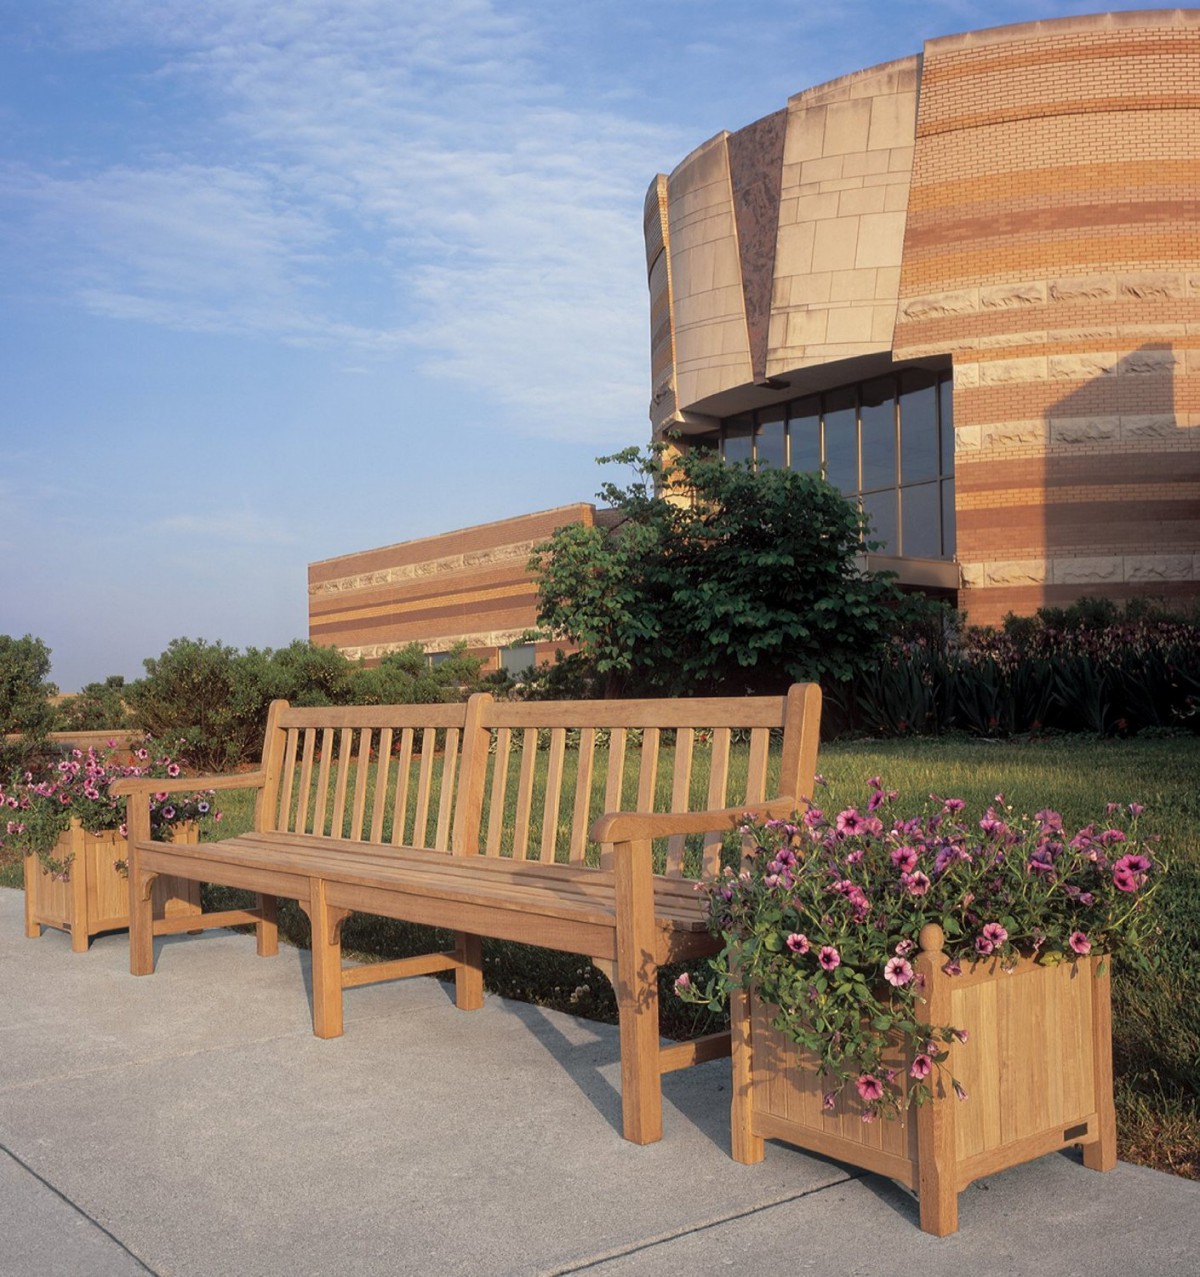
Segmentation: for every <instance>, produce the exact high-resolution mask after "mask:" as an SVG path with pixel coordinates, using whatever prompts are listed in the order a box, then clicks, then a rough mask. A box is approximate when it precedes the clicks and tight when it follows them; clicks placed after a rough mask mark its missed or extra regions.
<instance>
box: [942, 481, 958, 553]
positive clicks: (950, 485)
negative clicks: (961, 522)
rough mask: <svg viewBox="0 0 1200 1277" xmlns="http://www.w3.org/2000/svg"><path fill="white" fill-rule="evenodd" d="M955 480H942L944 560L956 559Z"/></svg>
mask: <svg viewBox="0 0 1200 1277" xmlns="http://www.w3.org/2000/svg"><path fill="white" fill-rule="evenodd" d="M954 549H955V527H954V480H953V479H943V480H942V558H944V559H952V558H954Z"/></svg>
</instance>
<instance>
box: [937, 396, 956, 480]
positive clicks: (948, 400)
mask: <svg viewBox="0 0 1200 1277" xmlns="http://www.w3.org/2000/svg"><path fill="white" fill-rule="evenodd" d="M938 409H939V416H940V418H941V434H942V473H943V474H953V473H954V378H953V377H943V378H942V380H941V381H940V382H939V383H938Z"/></svg>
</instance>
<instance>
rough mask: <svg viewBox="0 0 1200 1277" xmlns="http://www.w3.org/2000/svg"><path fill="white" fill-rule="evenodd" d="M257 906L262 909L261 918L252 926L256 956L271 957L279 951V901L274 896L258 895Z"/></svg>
mask: <svg viewBox="0 0 1200 1277" xmlns="http://www.w3.org/2000/svg"><path fill="white" fill-rule="evenodd" d="M258 907H259V909H260V910H261V911H262V918H261V919H259V921H258V922H257V923H255V926H254V934H255V936H256V937H257V940H258V956H259V957H260V958H273V957H275V955H276V954H277V953H278V952H279V921H278V917H279V902H278V901H277V900H276V898H275V897H274V896H263V895H260V896H259V898H258Z"/></svg>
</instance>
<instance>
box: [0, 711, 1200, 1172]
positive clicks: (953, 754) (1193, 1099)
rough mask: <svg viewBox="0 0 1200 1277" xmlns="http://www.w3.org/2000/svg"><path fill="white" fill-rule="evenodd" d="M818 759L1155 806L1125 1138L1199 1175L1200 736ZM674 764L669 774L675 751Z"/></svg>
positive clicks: (231, 816) (1094, 804)
mask: <svg viewBox="0 0 1200 1277" xmlns="http://www.w3.org/2000/svg"><path fill="white" fill-rule="evenodd" d="M819 767H820V769H821V772H822V773H823V775H824V777H825V780H826V787H825V788H824V789H823V790H822V791H821V792H820V794H819V797H818V802H819V803H820V804H821V805H823V806H825V807H827V808H828V807H834V806H842V805H848V804H849V803H852V802H855V801H858V800H859V799H861V797H862V796H863V794H864V793H865V787H866V786H865V783H866V779H867V777H869V776H874V775H879V776H882V777H883V779H884V781H885V783H886V784H887V785H888V786H890V787H892V788H895V789H897V790H899V791H900V793H901V795H902V799H903V800H904V801H905V805H907V806H918V805H919V804H920V802H921V800H923V799H924V797H925V796H926V795H928V794H930V793H937V794H939V795H941V796H950V795H953V796H956V797H961V798H965V799H966V800H967V801H968V803H969V804H970V805H971V806H972V807H978V806H980V805H986V804H987V803H988V802H990V801H991V800H992V798H993V797H994V795H995V794H997V793H1001V792H1002V793H1003V794H1004V795H1005V799H1006V801H1007V802H1009V803H1011V805H1012V806H1013V807H1014V808H1015V809H1016V810H1018V811H1035V810H1037V809H1039V808H1041V807H1046V806H1049V807H1054V808H1056V809H1057V810H1059V811H1061V812H1062V813H1063V816H1064V819H1065V820H1066V822H1067V823H1068V824H1070V823H1072V822H1074V823H1075V824H1081V823H1083V822H1085V821H1087V820H1089V819H1091V818H1093V817H1094V816H1096V815H1097V814H1099V813H1101V812H1103V810H1104V804H1105V803H1106V802H1109V801H1123V802H1128V801H1132V800H1137V801H1139V802H1142V803H1144V804H1145V805H1146V808H1147V812H1146V815H1145V816H1144V817H1143V827H1144V828H1145V829H1148V830H1152V831H1154V832H1157V833H1159V834H1160V835H1161V836H1162V840H1163V844H1162V845H1163V849H1164V851H1165V852H1166V854H1167V855H1168V857H1169V858H1170V860H1171V862H1172V864H1173V867H1174V868H1173V873H1172V876H1171V879H1170V881H1169V882H1168V883H1166V884H1165V885H1164V888H1163V889H1162V890H1161V891H1160V893H1159V895H1158V896H1157V898H1156V899H1157V907H1158V909H1159V910H1160V912H1161V916H1162V924H1163V930H1164V937H1163V943H1162V945H1161V968H1160V971H1159V973H1158V974H1157V975H1156V976H1155V977H1153V978H1150V977H1146V976H1142V975H1137V974H1123V973H1122V972H1121V971H1120V970H1119V969H1118V970H1117V971H1116V972H1115V973H1114V981H1113V995H1114V1031H1113V1042H1114V1059H1115V1067H1116V1075H1117V1076H1116V1099H1117V1119H1118V1128H1119V1144H1120V1150H1121V1155H1122V1157H1124V1158H1126V1159H1127V1160H1129V1161H1134V1162H1138V1163H1140V1164H1143V1165H1147V1166H1153V1167H1157V1168H1159V1169H1161V1170H1166V1171H1170V1172H1173V1173H1175V1174H1177V1175H1183V1176H1187V1177H1189V1178H1193V1179H1200V787H1198V786H1197V784H1196V778H1197V777H1198V776H1200V738H1197V737H1193V736H1188V737H1174V738H1170V737H1160V738H1150V737H1145V736H1143V737H1138V738H1136V739H1134V740H1128V741H1117V740H1095V739H1087V738H1081V737H1065V736H1064V737H1056V738H1049V739H1040V740H1017V741H1003V742H991V741H981V740H978V739H973V738H972V739H967V738H939V739H913V740H903V741H859V742H833V743H830V744H825V745H823V746H822V748H821V755H820V761H819ZM663 775H665V776H668V777H669V775H670V763H669V759H668V760H666V761H664V764H663V766H662V768H661V770H660V776H663ZM510 800H511V789H510ZM221 806H222V808H223V809H224V813H225V815H224V819H223V821H222V823H221V824H220V825H219V826H215V827H213V828H211V829H210V830H209V831H208V832H207V834H206V836H207V837H219V836H222V835H228V834H233V833H237V832H240V831H241V830H244V829H247V828H249V826H250V824H251V821H252V817H253V808H252V803H251V801H250V797H249V795H248V794H244V793H236V792H235V793H230V794H228V795H222V798H221ZM538 807H539V804H538V803H536V802H535V804H534V808H535V811H536V810H538ZM564 819H568V818H567V817H564ZM535 835H536V831H535ZM0 885H5V886H14V887H19V886H20V885H21V857H20V853H19V852H14V851H12V850H11V849H9V850H4V849H0ZM206 892H208V893H209V897H210V898H211V903H210V904H209V906H208V907H214V906H215V905H216V903H217V901H218V900H224V899H227V898H229V897H228V893H223V892H221V891H219V890H218V889H213V888H208V889H206ZM281 912H282V917H281V923H282V929H283V931H284V934H286V935H287V936H288V937H289V938H290V939H292V940H293V941H294V942H296V943H299V944H307V942H308V935H307V928H308V921H307V918H306V917H305V916H304V915H303V914H302V913H301V912H300V911H299V910H298V909H297V908H295V906H292V905H286V906H284V907H283V908H282V910H281ZM430 939H431V938H430V936H429V933H428V932H426V931H424V930H423V929H421V928H417V927H411V926H408V925H406V924H403V923H397V922H393V921H391V920H388V919H380V918H374V917H370V916H366V915H356V916H355V917H354V918H352V919H351V920H350V921H349V922H348V923H347V925H346V930H345V934H344V941H345V946H346V950H347V952H348V953H349V954H354V955H355V956H357V957H359V958H361V959H363V960H366V961H372V960H380V959H382V958H386V957H394V956H401V955H403V954H406V953H420V952H427V951H428V950H429V949H430V948H431V947H432V945H431V943H430ZM484 959H485V979H486V982H487V984H488V987H489V988H490V989H492V990H493V991H494V992H497V993H501V994H503V995H505V996H508V997H515V998H519V999H522V1000H526V1001H531V1002H537V1003H541V1004H543V1005H547V1006H553V1007H557V1008H559V1009H562V1010H568V1011H572V1012H574V1013H576V1014H580V1015H584V1016H589V1017H592V1018H596V1019H602V1020H614V1019H615V1016H616V1005H615V1000H614V999H613V996H612V991H611V989H610V988H609V986H608V983H607V981H606V980H604V979H603V978H601V977H600V975H599V974H598V973H597V972H596V971H595V970H594V969H593V968H592V967H591V966H590V964H588V963H587V962H586V961H584V960H583V959H580V958H577V957H574V956H572V955H569V954H557V953H551V952H548V951H545V950H538V949H530V948H527V947H525V946H521V945H514V944H506V943H500V942H495V943H487V944H485V954H484ZM673 978H674V973H673V972H664V973H663V978H662V982H661V985H662V992H663V1017H664V1027H665V1029H666V1031H667V1032H668V1033H670V1034H671V1035H672V1036H677V1037H686V1036H689V1035H691V1034H693V1033H695V1032H698V1031H701V1030H703V1029H704V1028H706V1027H709V1026H708V1025H707V1024H705V1023H704V1022H703V1020H702V1018H701V1017H702V1016H703V1014H704V1013H702V1012H698V1010H697V1009H696V1008H694V1007H689V1006H686V1005H684V1004H681V1003H680V1002H678V1000H677V999H676V998H675V997H674V995H673V993H672V992H671V988H670V986H671V983H672V982H673Z"/></svg>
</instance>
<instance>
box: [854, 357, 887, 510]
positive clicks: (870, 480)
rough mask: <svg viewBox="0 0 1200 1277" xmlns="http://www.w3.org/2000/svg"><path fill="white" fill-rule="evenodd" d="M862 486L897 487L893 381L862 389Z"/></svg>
mask: <svg viewBox="0 0 1200 1277" xmlns="http://www.w3.org/2000/svg"><path fill="white" fill-rule="evenodd" d="M859 415H860V417H861V419H862V486H863V491H864V492H866V491H869V490H870V489H872V488H894V487H895V486H896V386H895V383H894V382H893V381H892V379H891V378H890V377H881V378H880V379H879V380H877V381H868V382H866V383H865V384H864V385H863V388H862V407H861V408H860V409H859Z"/></svg>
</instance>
